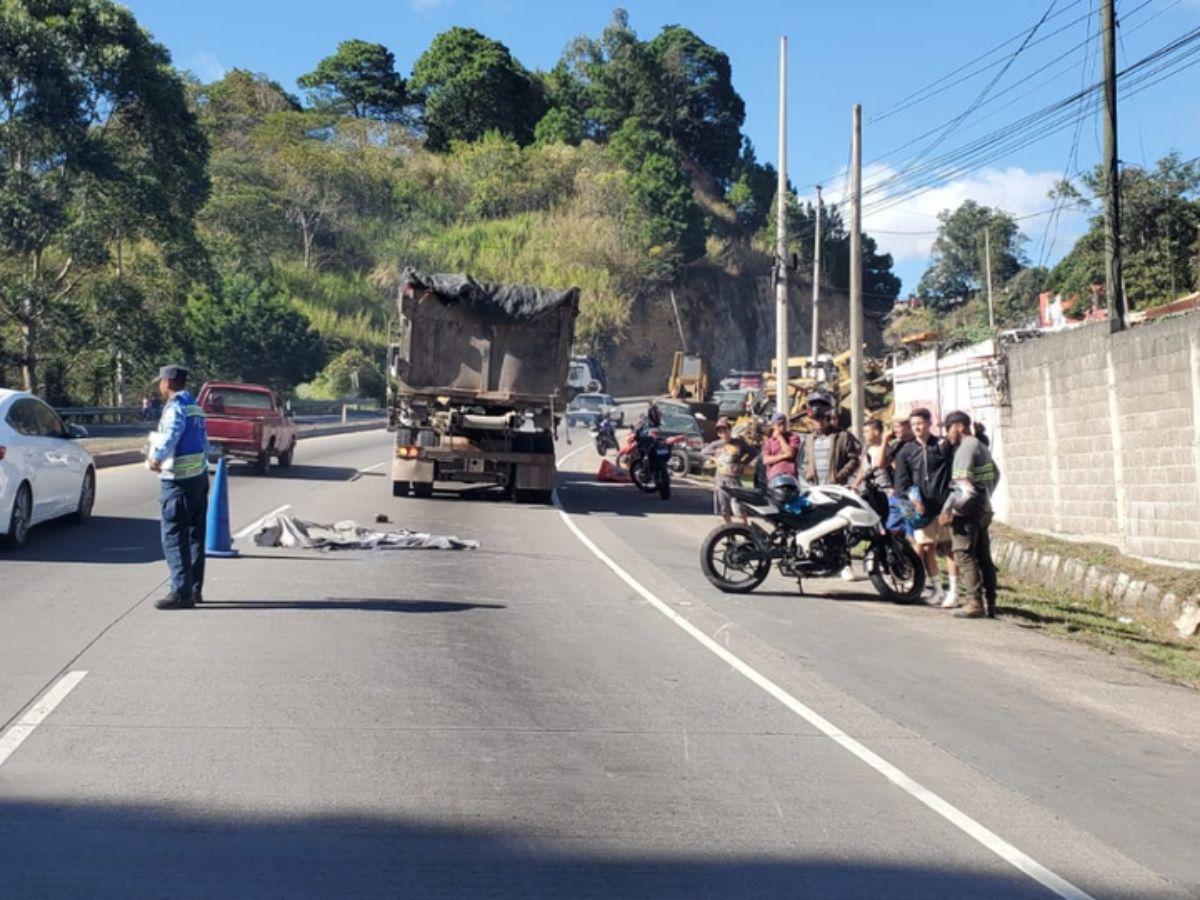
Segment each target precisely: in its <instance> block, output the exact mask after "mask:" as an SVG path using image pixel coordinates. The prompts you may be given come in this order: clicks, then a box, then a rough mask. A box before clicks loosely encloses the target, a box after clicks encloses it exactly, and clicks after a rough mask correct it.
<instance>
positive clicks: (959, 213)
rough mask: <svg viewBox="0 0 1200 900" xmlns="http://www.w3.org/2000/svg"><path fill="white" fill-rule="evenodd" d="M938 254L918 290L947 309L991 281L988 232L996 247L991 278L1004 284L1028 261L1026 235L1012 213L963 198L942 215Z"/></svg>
mask: <svg viewBox="0 0 1200 900" xmlns="http://www.w3.org/2000/svg"><path fill="white" fill-rule="evenodd" d="M938 222H939V225H938V236H937V238H936V239H935V240H934V242H933V259H932V262H931V264H930V266H929V268H928V269H927V270H926V271H925V274H924V275H922V276H921V281H920V283H919V284H918V285H917V294H918V296H920V298H921V300H922V301H923V302H924V303H926V304H927V305H928V306H931V307H933V308H934V309H936V310H940V311H946V310H949V309H951V308H953V307H954V306H957V305H959V304H961V303H965V302H966V301H967V300H968V299H970V297H971V295H972V294H974V293H975V292H976V291H978V290H980V289H981V288H983V287H984V286H985V285H986V282H987V278H986V274H985V268H986V266H985V253H984V232H985V231H986V232H987V233H988V234H989V235H990V239H991V247H992V283H993V285H997V284H1003V283H1005V282H1006V281H1008V280H1009V279H1010V278H1012V277H1013V276H1014V275H1016V274H1017V272H1018V271H1020V269H1021V267H1022V265H1023V264H1024V253H1023V251H1022V245H1023V244H1024V243H1025V236H1024V235H1023V234H1022V233H1021V230H1020V228H1018V227H1017V222H1016V220H1015V219H1014V218H1013V217H1012V215H1011V214H1010V213H1007V212H1004V211H1003V210H1000V209H992V208H989V207H986V206H982V205H980V204H979V203H976V202H975V201H974V200H964V201H963V203H962V204H961V205H960V206H959V207H958V209H956V210H953V211H951V210H948V209H947V210H943V211H942V212H941V213H939V214H938Z"/></svg>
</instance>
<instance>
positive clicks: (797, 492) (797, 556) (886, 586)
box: [700, 475, 925, 603]
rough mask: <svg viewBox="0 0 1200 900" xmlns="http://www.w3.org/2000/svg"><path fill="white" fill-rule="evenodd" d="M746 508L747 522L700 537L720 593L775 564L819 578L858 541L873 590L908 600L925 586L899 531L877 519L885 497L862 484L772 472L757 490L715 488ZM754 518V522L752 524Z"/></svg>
mask: <svg viewBox="0 0 1200 900" xmlns="http://www.w3.org/2000/svg"><path fill="white" fill-rule="evenodd" d="M722 490H724V491H725V492H726V493H727V494H729V495H730V496H731V497H732V498H733V499H735V500H737V502H738V504H739V505H740V506H741V507H742V509H743V510H744V511H745V512H746V514H747V516H749V517H750V518H751V519H752V521H751V522H750V524H749V525H741V524H730V525H722V526H720V527H718V528H715V529H713V531H712V532H711V533H710V534H709V535H708V537H706V538H705V539H704V543H703V545H702V546H701V548H700V566H701V568H702V569H703V570H704V575H705V577H706V578H707V579H708V580H709V581H710V582H711V583H712V584H713V585H715V586H716V587H718V588H720V589H721V590H722V591H725V592H727V593H737V594H741V593H748V592H750V591H752V590H754V589H755V588H756V587H758V586H759V585H760V584H762V583H763V581H764V580H765V579H766V577H767V575H768V573H769V572H770V571H771V564H772V563H775V564H776V565H777V566H778V569H779V572H780V574H782V575H784V576H786V577H788V578H795V579H796V580H797V582H798V583H799V584H800V586H801V590H803V579H804V578H826V577H829V576H832V575H836V574H837V573H839V572H841V571H842V570H843V569H844V568H845V567H846V566H848V565H850V561H851V553H852V551H853V550H854V549H855V548H856V547H858V546H859V545H861V544H863V543H866V544H867V549H866V552H865V554H864V556H863V565H864V568H865V569H866V571H867V574H868V575H869V576H870V579H871V584H872V585H874V587H875V590H877V591H878V592H879V594H880V596H881V597H883V598H884V599H885V600H890V601H892V602H895V603H913V602H915V601H916V600H917V599H918V598H919V597H920V596H921V591H922V590H923V589H924V587H925V568H924V566H922V565H921V561H920V559H919V558H918V557H917V553H916V551H915V550H913V548H912V546H911V545H910V544H909V543H908V541H907V540H906V539H905V538H904V536H903V535H901V534H891V533H889V532H888V531H887V530H886V529H885V528H884V525H883V522H884V521H885V519H886V516H887V497H886V496H885V495H884V493H883V491H881V490H880V489H879V488H878V487H876V486H874V485H868V486H867V488H866V490H865V492H864V494H862V495H859V494H858V493H856V492H855V491H853V490H851V489H849V488H845V487H840V486H837V485H822V486H820V487H816V486H808V485H803V486H802V485H801V483H800V482H799V481H798V480H797V479H796V478H795V477H793V476H791V475H777V476H776V477H775V478H773V479H771V482H770V484H769V485H768V486H767V489H766V490H765V491H763V490H744V489H740V488H722ZM760 522H761V524H760Z"/></svg>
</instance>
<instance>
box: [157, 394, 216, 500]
mask: <svg viewBox="0 0 1200 900" xmlns="http://www.w3.org/2000/svg"><path fill="white" fill-rule="evenodd" d="M171 402H172V403H178V404H179V406H180V407H181V409H180V412H181V413H183V415H184V416H186V417H187V424H186V425H185V426H184V429H183V434H181V435H180V436H179V442H178V443H176V444H175V450H174V452H173V453H172V454H171V456H172V458H173V462H172V464H171V465H170V466H169V467H168V466H164V467H163V468H164V469H168V470H169V471H170V472H172V473H173V474H174V476H175V478H176V480H179V479H183V478H194V477H196V476H197V475H201V474H203V473H204V472H205V471H207V469H208V459H207V458H206V457H207V451H208V429H207V427H206V425H205V421H204V410H202V409H201V408H200V407H199V406H198V405H197V404H196V398H195V397H193V396H192V395H191V394H190V393H189V392H188V391H180V392H179V393H178V394H176V395H175V396H174V397H172V398H171Z"/></svg>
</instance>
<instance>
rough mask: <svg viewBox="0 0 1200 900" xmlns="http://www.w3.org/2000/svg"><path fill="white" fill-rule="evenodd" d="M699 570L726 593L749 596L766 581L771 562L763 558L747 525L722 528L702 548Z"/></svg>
mask: <svg viewBox="0 0 1200 900" xmlns="http://www.w3.org/2000/svg"><path fill="white" fill-rule="evenodd" d="M700 568H701V570H702V571H703V572H704V577H705V578H707V579H708V580H709V582H710V583H711V584H712V585H713V586H714V587H716V588H719V589H720V590H722V591H724V592H725V593H727V594H748V593H749V592H750V591H752V590H754V589H755V588H756V587H758V586H759V585H760V584H762V583H763V582H764V581H765V580H766V578H767V575H768V574H769V573H770V571H771V561H770V560H769V559H764V558H762V556H761V555H760V553H759V551H758V548H757V546H756V545H755V543H754V538H753V536H752V535H751V533H750V529H749V528H747V527H746V526H745V525H722V526H720V527H719V528H715V529H713V530H712V531H711V532H709V535H708V537H706V538H705V539H704V543H703V544H701V546H700Z"/></svg>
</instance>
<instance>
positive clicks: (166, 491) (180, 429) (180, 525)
mask: <svg viewBox="0 0 1200 900" xmlns="http://www.w3.org/2000/svg"><path fill="white" fill-rule="evenodd" d="M187 375H188V373H187V369H185V368H183V366H163V367H162V369H161V370H160V371H159V373H158V391H159V393H160V394H161V395H162V398H163V411H162V418H161V419H159V422H158V430H157V431H156V432H154V434H152V435H151V438H150V454H149V456H148V458H147V460H146V465H147V466H148V467H149V468H150V471H152V472H157V473H158V477H159V502H160V503H161V505H162V546H163V555H164V556H165V557H166V559H167V568H169V569H170V570H171V592H170V593H169V594H167V596H165V597H163V598H162V599H161V600H159V601H158V602H157V603H155V604H154V605H155V606H157V607H158V608H159V609H188V608H190V607H192V606H194V605H195V604H197V603H199V602H200V601H201V599H202V597H201V589H202V587H203V585H204V529H205V520H206V517H207V515H208V433H207V431H206V430H205V425H204V412H203V410H201V409H200V407H199V406H198V405H197V404H196V399H195V398H194V397H193V396H192V395H191V393H189V392H188V391H187V390H186V388H185V385H186V384H187Z"/></svg>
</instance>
